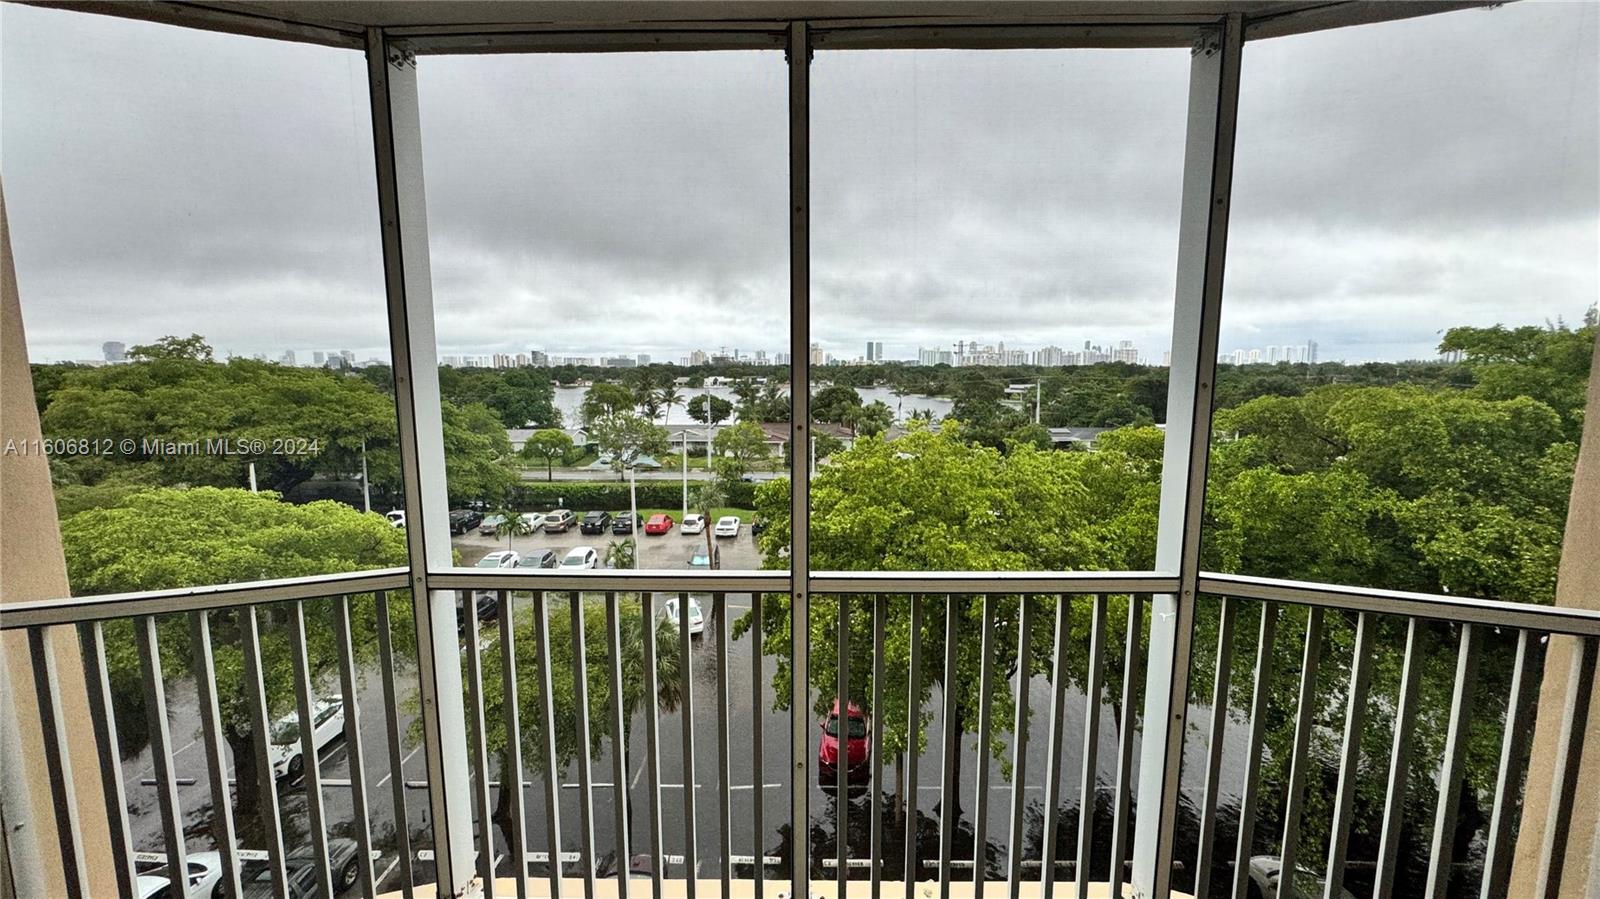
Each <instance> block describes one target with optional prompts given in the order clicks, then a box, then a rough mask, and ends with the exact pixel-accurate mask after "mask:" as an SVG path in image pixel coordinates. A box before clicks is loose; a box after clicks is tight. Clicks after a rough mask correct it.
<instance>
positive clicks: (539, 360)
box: [528, 350, 550, 367]
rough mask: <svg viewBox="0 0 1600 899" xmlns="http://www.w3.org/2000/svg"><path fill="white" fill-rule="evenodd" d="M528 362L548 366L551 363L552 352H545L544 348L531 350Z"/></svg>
mask: <svg viewBox="0 0 1600 899" xmlns="http://www.w3.org/2000/svg"><path fill="white" fill-rule="evenodd" d="M528 364H529V365H537V366H541V367H543V366H547V365H549V364H550V354H548V353H546V352H543V351H542V350H529V351H528Z"/></svg>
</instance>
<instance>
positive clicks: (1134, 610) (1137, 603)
mask: <svg viewBox="0 0 1600 899" xmlns="http://www.w3.org/2000/svg"><path fill="white" fill-rule="evenodd" d="M1144 602H1145V598H1144V595H1143V594H1140V593H1135V594H1133V595H1132V596H1130V597H1128V633H1127V637H1126V638H1125V640H1124V647H1123V652H1124V653H1125V656H1124V659H1123V663H1122V717H1121V720H1120V721H1119V722H1118V723H1117V786H1116V790H1117V795H1116V800H1115V808H1114V811H1113V812H1112V815H1111V875H1110V878H1109V882H1110V887H1111V889H1110V890H1109V893H1110V895H1112V896H1117V897H1120V896H1121V895H1122V880H1123V875H1124V871H1123V862H1124V861H1126V860H1127V857H1128V838H1129V835H1130V832H1129V821H1128V819H1129V817H1130V813H1131V811H1132V794H1133V731H1134V728H1135V727H1136V726H1138V723H1139V707H1138V705H1136V704H1135V703H1134V701H1133V696H1134V694H1135V693H1137V692H1138V690H1139V681H1140V680H1141V679H1142V678H1143V677H1144V664H1143V662H1142V661H1141V657H1142V656H1143V655H1144V653H1143V652H1142V647H1141V646H1140V644H1139V639H1140V637H1141V636H1143V634H1144Z"/></svg>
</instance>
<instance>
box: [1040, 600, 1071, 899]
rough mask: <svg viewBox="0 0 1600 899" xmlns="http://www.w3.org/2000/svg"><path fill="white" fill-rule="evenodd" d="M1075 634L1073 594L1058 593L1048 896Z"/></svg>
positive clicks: (1048, 781) (1044, 859) (1045, 876)
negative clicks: (1069, 643)
mask: <svg viewBox="0 0 1600 899" xmlns="http://www.w3.org/2000/svg"><path fill="white" fill-rule="evenodd" d="M1070 638H1072V597H1070V595H1067V593H1061V595H1058V597H1056V643H1054V648H1053V649H1051V669H1050V736H1048V745H1050V749H1048V750H1046V753H1045V763H1046V765H1048V768H1046V769H1045V845H1043V853H1042V854H1040V864H1042V865H1043V867H1042V872H1040V875H1042V877H1040V883H1043V886H1042V888H1040V889H1042V893H1043V894H1045V896H1054V894H1056V841H1058V840H1059V837H1061V808H1059V806H1061V744H1062V733H1061V731H1062V726H1064V725H1066V720H1067V640H1070Z"/></svg>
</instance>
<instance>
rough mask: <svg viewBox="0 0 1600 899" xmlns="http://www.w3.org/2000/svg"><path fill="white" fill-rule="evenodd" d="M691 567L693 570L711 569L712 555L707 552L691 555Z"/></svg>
mask: <svg viewBox="0 0 1600 899" xmlns="http://www.w3.org/2000/svg"><path fill="white" fill-rule="evenodd" d="M689 568H690V569H692V570H704V571H710V570H711V557H710V556H708V555H706V554H705V553H695V554H694V555H692V556H690V557H689Z"/></svg>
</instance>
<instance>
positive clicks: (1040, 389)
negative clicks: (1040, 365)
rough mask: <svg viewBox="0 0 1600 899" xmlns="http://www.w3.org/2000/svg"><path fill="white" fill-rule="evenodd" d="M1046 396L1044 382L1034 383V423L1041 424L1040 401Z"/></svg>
mask: <svg viewBox="0 0 1600 899" xmlns="http://www.w3.org/2000/svg"><path fill="white" fill-rule="evenodd" d="M1043 396H1044V380H1043V379H1040V380H1038V381H1035V382H1033V423H1034V424H1038V423H1039V400H1040V399H1041V398H1042V397H1043Z"/></svg>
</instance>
